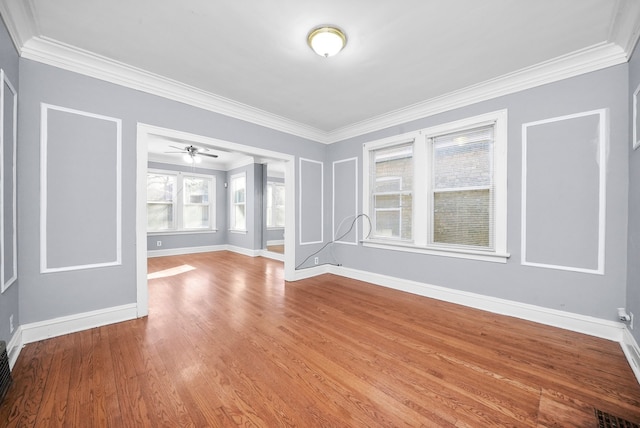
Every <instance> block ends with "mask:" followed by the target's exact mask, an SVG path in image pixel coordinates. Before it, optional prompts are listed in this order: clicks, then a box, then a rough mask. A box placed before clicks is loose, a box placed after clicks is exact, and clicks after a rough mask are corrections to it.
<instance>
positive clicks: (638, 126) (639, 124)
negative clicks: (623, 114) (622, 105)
mask: <svg viewBox="0 0 640 428" xmlns="http://www.w3.org/2000/svg"><path fill="white" fill-rule="evenodd" d="M632 102H633V106H632V108H633V115H632V116H631V121H632V122H631V127H632V128H633V140H632V143H631V144H632V145H633V149H634V150H635V149H637V148H638V147H640V105H639V104H640V85H638V87H637V88H636V90H635V91H633V101H632Z"/></svg>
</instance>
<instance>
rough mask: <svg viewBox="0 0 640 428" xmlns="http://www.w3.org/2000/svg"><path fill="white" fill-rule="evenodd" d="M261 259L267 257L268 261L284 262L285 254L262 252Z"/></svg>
mask: <svg viewBox="0 0 640 428" xmlns="http://www.w3.org/2000/svg"><path fill="white" fill-rule="evenodd" d="M260 257H266V258H268V259H273V260H278V261H281V262H284V254H280V253H274V252H272V251H267V250H260Z"/></svg>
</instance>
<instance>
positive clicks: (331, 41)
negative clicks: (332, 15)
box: [307, 25, 347, 58]
mask: <svg viewBox="0 0 640 428" xmlns="http://www.w3.org/2000/svg"><path fill="white" fill-rule="evenodd" d="M307 43H308V44H309V47H310V48H311V49H313V51H314V52H315V53H317V54H318V55H320V56H323V57H325V58H328V57H330V56H333V55H335V54H337V53H338V52H340V51H341V50H342V49H344V47H345V46H346V44H347V36H346V35H345V34H344V32H343V31H342V30H340V29H339V28H337V27H335V26H332V25H323V26H320V27H317V28H315V29H313V30H311V31H310V32H309V35H308V36H307Z"/></svg>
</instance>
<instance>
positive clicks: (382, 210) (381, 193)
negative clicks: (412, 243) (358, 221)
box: [370, 143, 413, 240]
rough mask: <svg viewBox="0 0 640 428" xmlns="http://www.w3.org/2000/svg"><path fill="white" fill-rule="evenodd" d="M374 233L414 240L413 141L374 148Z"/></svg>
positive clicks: (372, 164)
mask: <svg viewBox="0 0 640 428" xmlns="http://www.w3.org/2000/svg"><path fill="white" fill-rule="evenodd" d="M370 165H371V171H370V175H371V181H370V182H371V183H372V184H373V191H372V193H371V206H372V207H373V211H372V214H373V217H374V218H373V231H372V236H375V237H378V238H395V239H403V240H410V239H412V236H413V235H412V219H413V143H409V144H403V145H399V146H394V147H390V148H381V149H377V150H373V151H371V162H370Z"/></svg>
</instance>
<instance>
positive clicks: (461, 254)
mask: <svg viewBox="0 0 640 428" xmlns="http://www.w3.org/2000/svg"><path fill="white" fill-rule="evenodd" d="M362 245H363V246H365V247H370V248H380V249H384V250H393V251H406V252H408V253H418V254H428V255H432V256H443V257H454V258H458V259H468V260H480V261H485V262H493V263H506V262H507V259H508V258H509V257H511V254H509V253H496V252H487V251H476V250H471V249H465V248H447V249H442V248H436V247H419V246H417V245H413V244H411V243H408V242H407V243H404V242H389V241H382V240H373V239H368V240H365V241H362Z"/></svg>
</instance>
